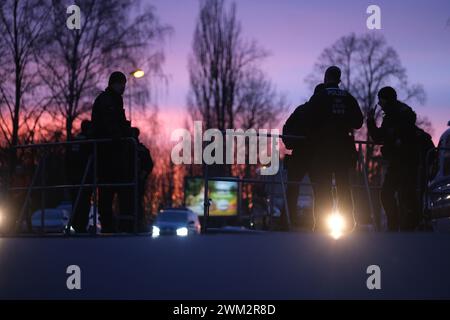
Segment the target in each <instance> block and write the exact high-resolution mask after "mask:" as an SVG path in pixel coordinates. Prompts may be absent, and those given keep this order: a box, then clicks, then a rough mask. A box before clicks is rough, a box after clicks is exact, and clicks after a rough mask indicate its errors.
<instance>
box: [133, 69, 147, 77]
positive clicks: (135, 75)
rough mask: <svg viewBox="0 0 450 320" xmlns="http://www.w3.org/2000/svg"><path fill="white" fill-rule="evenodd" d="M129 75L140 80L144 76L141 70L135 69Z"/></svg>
mask: <svg viewBox="0 0 450 320" xmlns="http://www.w3.org/2000/svg"><path fill="white" fill-rule="evenodd" d="M131 75H132V76H133V77H134V78H136V79H140V78H142V77H143V76H145V72H144V70H142V69H136V70H134V71H133V72H132V73H131Z"/></svg>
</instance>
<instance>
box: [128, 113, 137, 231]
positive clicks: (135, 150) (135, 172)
mask: <svg viewBox="0 0 450 320" xmlns="http://www.w3.org/2000/svg"><path fill="white" fill-rule="evenodd" d="M130 110H131V109H130ZM131 139H132V144H133V149H134V153H133V154H134V233H138V228H139V226H138V224H139V221H138V220H139V208H138V204H139V199H138V198H139V172H138V145H137V142H136V140H135V139H133V138H131Z"/></svg>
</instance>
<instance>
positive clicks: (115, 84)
mask: <svg viewBox="0 0 450 320" xmlns="http://www.w3.org/2000/svg"><path fill="white" fill-rule="evenodd" d="M126 84H127V77H126V76H125V75H124V74H123V73H122V72H120V71H116V72H113V73H111V75H110V76H109V81H108V87H110V88H111V89H113V90H114V91H115V92H117V93H118V94H120V95H122V94H123V93H124V92H125V87H126Z"/></svg>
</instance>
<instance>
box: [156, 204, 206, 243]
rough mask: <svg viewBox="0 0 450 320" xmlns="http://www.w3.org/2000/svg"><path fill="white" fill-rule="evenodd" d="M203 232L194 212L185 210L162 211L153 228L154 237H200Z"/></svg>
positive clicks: (171, 209)
mask: <svg viewBox="0 0 450 320" xmlns="http://www.w3.org/2000/svg"><path fill="white" fill-rule="evenodd" d="M200 232H201V225H200V220H199V219H198V215H197V214H196V213H194V212H193V211H191V210H189V209H185V208H170V209H165V210H162V211H161V212H160V213H159V214H158V216H157V217H156V220H155V222H154V223H153V226H152V237H154V238H156V237H159V236H161V235H177V236H179V237H185V236H188V235H198V234H200Z"/></svg>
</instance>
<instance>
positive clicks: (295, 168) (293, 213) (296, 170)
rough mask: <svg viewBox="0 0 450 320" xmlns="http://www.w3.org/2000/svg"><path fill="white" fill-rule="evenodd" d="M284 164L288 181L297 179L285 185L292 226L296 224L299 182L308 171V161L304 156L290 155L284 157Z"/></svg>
mask: <svg viewBox="0 0 450 320" xmlns="http://www.w3.org/2000/svg"><path fill="white" fill-rule="evenodd" d="M286 166H287V170H288V171H287V172H288V181H290V182H292V181H296V182H297V181H298V184H297V183H289V184H288V185H287V190H286V197H287V202H288V210H289V218H290V221H291V225H292V226H296V225H297V224H298V221H297V216H298V214H297V202H298V196H299V194H300V185H299V183H300V182H301V181H302V180H303V178H304V177H305V175H306V174H307V173H308V167H309V161H308V159H307V158H306V155H305V156H303V157H302V156H300V155H292V156H289V157H287V158H286Z"/></svg>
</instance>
